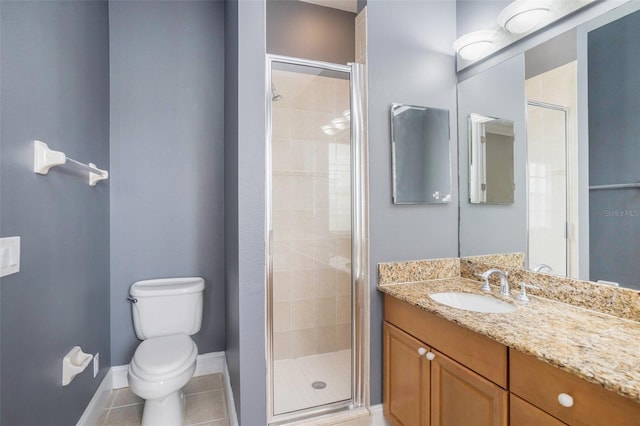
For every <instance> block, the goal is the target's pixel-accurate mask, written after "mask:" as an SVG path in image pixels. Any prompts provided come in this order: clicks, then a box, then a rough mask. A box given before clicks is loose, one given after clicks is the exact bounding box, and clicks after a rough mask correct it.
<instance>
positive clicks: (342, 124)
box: [331, 117, 349, 130]
mask: <svg viewBox="0 0 640 426" xmlns="http://www.w3.org/2000/svg"><path fill="white" fill-rule="evenodd" d="M331 124H332V125H333V127H335V128H336V129H338V130H345V129H346V128H347V127H349V120H347V119H346V118H345V117H337V118H334V119H333V120H331Z"/></svg>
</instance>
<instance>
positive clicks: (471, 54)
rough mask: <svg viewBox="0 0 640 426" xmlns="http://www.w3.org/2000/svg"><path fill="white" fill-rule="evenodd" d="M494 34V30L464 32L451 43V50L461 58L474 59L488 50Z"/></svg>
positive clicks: (480, 56)
mask: <svg viewBox="0 0 640 426" xmlns="http://www.w3.org/2000/svg"><path fill="white" fill-rule="evenodd" d="M495 35H496V32H495V31H474V32H471V33H468V34H465V35H463V36H462V37H460V38H459V39H457V40H456V41H455V42H454V43H453V50H455V51H456V52H457V53H458V55H460V57H461V58H462V59H466V60H468V61H475V60H476V59H480V58H482V57H483V56H485V55H486V54H487V53H488V52H489V49H490V48H491V45H492V44H493V38H494V37H495Z"/></svg>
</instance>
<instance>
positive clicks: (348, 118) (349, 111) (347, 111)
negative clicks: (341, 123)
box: [342, 109, 351, 121]
mask: <svg viewBox="0 0 640 426" xmlns="http://www.w3.org/2000/svg"><path fill="white" fill-rule="evenodd" d="M342 115H344V118H346V119H347V120H349V121H351V110H350V109H345V110H344V111H342Z"/></svg>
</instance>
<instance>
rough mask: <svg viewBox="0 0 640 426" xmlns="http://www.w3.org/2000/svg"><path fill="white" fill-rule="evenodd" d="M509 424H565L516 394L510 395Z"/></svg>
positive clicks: (536, 425)
mask: <svg viewBox="0 0 640 426" xmlns="http://www.w3.org/2000/svg"><path fill="white" fill-rule="evenodd" d="M509 424H510V425H511V426H565V425H566V423H563V422H561V421H560V420H558V419H556V418H555V417H553V416H551V415H550V414H547V413H545V412H544V411H542V410H541V409H539V408H538V407H536V406H535V405H533V404H529V403H528V402H527V401H525V400H524V399H521V398H518V397H517V396H515V395H514V394H511V395H510V396H509Z"/></svg>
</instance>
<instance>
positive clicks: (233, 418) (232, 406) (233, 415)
mask: <svg viewBox="0 0 640 426" xmlns="http://www.w3.org/2000/svg"><path fill="white" fill-rule="evenodd" d="M224 386H225V389H226V390H227V414H229V423H230V424H231V426H239V423H238V413H237V412H236V403H235V401H234V400H233V389H231V379H230V378H229V366H228V365H227V357H226V356H225V357H224Z"/></svg>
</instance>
